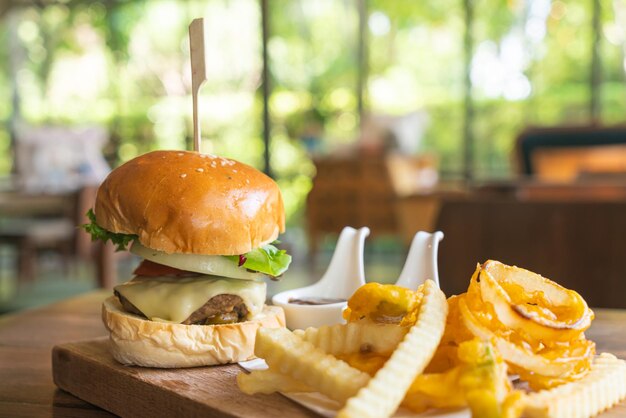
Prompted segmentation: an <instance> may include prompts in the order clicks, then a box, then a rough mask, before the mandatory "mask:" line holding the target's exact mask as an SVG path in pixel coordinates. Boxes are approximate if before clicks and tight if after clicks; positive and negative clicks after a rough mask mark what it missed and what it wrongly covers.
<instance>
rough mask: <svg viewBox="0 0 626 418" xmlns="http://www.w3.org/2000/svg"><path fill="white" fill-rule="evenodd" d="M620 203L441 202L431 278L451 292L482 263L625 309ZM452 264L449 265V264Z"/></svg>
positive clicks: (625, 246) (624, 228) (625, 245)
mask: <svg viewBox="0 0 626 418" xmlns="http://www.w3.org/2000/svg"><path fill="white" fill-rule="evenodd" d="M624 213H626V201H607V202H598V201H585V200H584V199H581V200H578V201H567V202H564V201H561V200H559V199H556V198H555V199H551V200H549V199H543V198H542V199H541V200H519V199H513V198H510V197H500V196H492V197H489V196H481V197H476V198H447V199H445V200H444V201H443V203H442V206H441V211H440V214H439V218H438V221H437V225H436V229H438V230H441V231H443V233H444V234H445V239H444V240H443V242H442V243H441V245H440V247H439V260H440V262H439V277H440V281H441V283H442V287H443V290H444V291H445V292H446V294H448V295H450V294H459V293H462V292H464V291H465V290H467V284H468V282H469V278H470V276H471V273H472V272H473V271H474V269H475V267H476V263H478V262H481V263H482V262H484V261H486V260H488V259H492V260H498V261H501V262H503V263H505V264H509V265H517V266H520V267H523V268H525V269H528V270H531V271H534V272H537V273H539V274H541V275H543V276H544V277H548V278H550V279H552V280H554V281H556V282H558V283H559V284H561V285H563V286H565V287H567V288H570V289H574V290H576V291H577V292H579V293H580V294H581V295H583V297H584V298H585V300H586V301H587V303H588V304H589V305H590V306H600V307H604V308H618V309H624V308H626V297H625V295H626V258H625V257H624V254H625V253H626V216H624ZM450 260H453V261H450Z"/></svg>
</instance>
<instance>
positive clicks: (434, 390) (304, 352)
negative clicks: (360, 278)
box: [237, 262, 626, 418]
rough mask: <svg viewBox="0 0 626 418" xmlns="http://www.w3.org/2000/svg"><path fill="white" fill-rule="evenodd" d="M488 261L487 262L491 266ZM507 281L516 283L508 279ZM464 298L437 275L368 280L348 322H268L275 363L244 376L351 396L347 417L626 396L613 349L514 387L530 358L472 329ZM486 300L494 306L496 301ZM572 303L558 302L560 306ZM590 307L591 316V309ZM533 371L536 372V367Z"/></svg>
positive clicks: (479, 413)
mask: <svg viewBox="0 0 626 418" xmlns="http://www.w3.org/2000/svg"><path fill="white" fill-rule="evenodd" d="M492 263H493V262H492ZM486 264H487V263H486ZM486 264H485V265H483V266H479V268H489V267H485V266H486ZM496 267H497V268H496ZM496 267H494V266H491V267H490V270H489V273H490V274H491V276H490V278H493V280H494V281H498V280H500V279H498V277H497V274H498V272H499V271H507V270H506V269H503V268H500V266H496ZM507 267H508V266H507ZM476 277H477V275H476V274H475V275H474V276H473V280H475V279H476ZM543 280H547V279H543ZM500 282H501V283H502V287H503V288H504V289H508V288H507V286H508V285H507V283H506V281H505V278H502V279H501V280H500V281H499V283H500ZM479 283H480V282H477V283H476V284H479ZM551 283H552V282H551ZM516 289H517V288H516ZM470 290H471V289H470ZM549 290H550V289H548V291H549ZM464 295H465V294H464ZM464 295H461V296H460V297H461V301H463V298H464ZM503 295H504V293H503ZM474 297H476V296H474ZM533 297H534V298H535V299H537V300H541V298H540V297H538V296H537V295H534V296H533ZM505 299H506V298H505ZM535 299H533V301H535ZM368 301H369V302H368ZM370 302H371V303H370ZM458 302H459V297H452V298H450V299H448V300H446V296H445V295H444V293H443V292H442V291H441V290H440V289H439V288H438V286H437V285H436V284H435V283H434V282H433V281H430V280H428V281H426V282H425V283H424V285H422V286H421V287H420V288H419V289H418V290H417V291H416V292H412V291H409V290H407V289H401V288H398V287H397V286H390V285H378V284H368V285H366V286H364V287H362V288H361V289H359V290H358V291H357V293H355V295H354V296H353V297H352V298H351V299H350V301H349V304H348V306H349V308H348V310H347V311H346V312H345V313H344V317H346V319H347V320H348V321H349V322H348V323H347V324H338V325H331V326H323V327H320V328H308V329H306V330H295V331H293V332H291V331H289V330H287V329H285V328H282V329H281V328H278V329H276V328H274V329H268V328H261V329H259V331H258V333H257V337H256V345H255V354H256V355H257V356H258V357H260V358H263V359H265V361H266V363H267V365H268V366H269V368H268V369H266V370H259V371H253V372H251V373H249V374H247V373H245V372H242V373H240V374H239V375H238V376H237V383H238V385H239V388H240V389H241V390H242V392H244V393H246V394H256V393H265V394H268V393H273V392H282V393H297V392H319V393H321V394H323V395H326V396H327V397H328V398H330V399H333V400H335V401H337V402H338V403H339V404H340V405H342V406H341V408H340V409H339V412H338V414H337V416H338V417H355V418H356V417H388V416H391V415H393V414H394V412H395V411H396V410H397V409H398V407H400V406H403V407H405V408H408V409H410V410H412V411H414V412H416V413H419V412H423V411H426V410H428V409H431V408H454V407H469V408H470V409H471V411H472V416H473V417H482V418H491V417H493V418H497V417H502V418H517V417H520V416H528V417H559V418H560V417H563V418H565V417H590V416H593V415H595V414H597V413H599V412H601V411H603V410H605V409H608V408H610V407H612V406H613V405H615V404H616V403H618V402H619V401H620V400H621V399H623V398H624V397H626V362H624V361H623V360H619V359H617V358H615V357H614V356H612V355H610V354H602V355H600V356H597V357H595V358H592V360H591V361H590V364H589V370H587V371H581V372H580V373H579V374H576V375H574V374H572V373H571V372H570V370H569V369H567V371H566V373H564V375H563V379H561V380H558V376H551V380H550V383H551V385H550V389H546V390H540V391H532V390H520V389H515V388H514V387H513V385H512V384H511V380H512V379H511V374H512V373H513V372H515V373H519V370H520V369H523V367H521V366H520V364H515V363H511V362H510V361H509V358H508V357H507V356H508V355H509V354H508V353H506V352H505V353H504V355H503V354H502V353H501V352H500V351H499V350H498V344H499V343H498V341H499V340H498V339H496V338H495V337H491V338H489V337H488V338H485V336H484V335H480V332H472V331H473V330H472V327H471V326H470V327H467V326H466V322H467V319H465V320H464V316H463V313H464V312H465V311H466V310H467V304H465V303H461V308H462V309H461V312H460V311H459V303H458ZM518 302H519V301H518ZM474 303H476V300H474ZM485 306H487V307H490V309H492V307H491V304H490V302H485ZM474 307H475V306H474ZM530 307H531V308H532V309H534V311H533V312H531V313H530V314H528V315H524V316H523V317H524V318H525V320H533V318H535V317H538V316H541V317H546V316H547V317H550V315H551V314H548V313H546V312H547V310H548V307H541V306H539V307H536V304H534V302H533V304H530ZM584 307H585V309H586V305H584ZM540 308H541V309H543V310H540ZM480 309H482V308H480ZM480 309H479V310H480ZM500 309H504V307H503V306H501V307H500ZM516 309H520V308H516ZM559 309H560V310H559ZM563 309H564V308H563V307H561V308H556V307H554V308H553V310H554V311H555V312H557V313H560V312H562V311H563ZM449 310H450V315H449V316H448V312H449ZM398 312H400V314H398ZM536 312H539V313H540V314H541V315H538V314H536ZM581 312H582V314H581V315H583V316H585V318H587V317H589V316H590V319H592V313H591V314H589V313H588V312H587V311H581ZM465 314H466V315H465V316H467V312H465ZM540 319H541V318H540ZM490 320H493V321H495V319H493V318H490ZM541 321H543V322H541ZM541 321H537V322H539V323H545V322H546V320H545V319H541ZM520 323H523V321H520ZM470 325H471V324H470ZM500 325H501V324H500ZM576 326H577V327H578V326H579V325H576ZM585 326H588V324H585ZM474 328H475V327H474ZM535 328H536V329H535V331H537V329H538V328H537V327H535ZM570 328H573V327H570ZM579 328H580V327H579ZM474 331H475V330H474ZM479 331H480V330H479ZM516 331H518V332H519V331H520V330H516ZM493 332H494V333H497V336H498V338H502V336H505V335H509V334H508V333H507V331H506V327H504V326H499V328H497V329H494V331H493ZM576 338H577V340H576V341H579V340H580V339H581V338H584V336H582V334H581V335H578V334H576ZM515 341H517V340H515ZM562 343H563V344H570V342H569V341H563V342H562ZM575 344H580V343H578V342H576V343H575ZM500 345H501V343H500ZM550 347H552V346H550ZM533 356H534V354H533ZM531 358H534V357H531ZM567 360H568V359H567ZM515 361H517V363H519V359H517V358H516V359H515ZM551 361H552V362H554V363H555V364H561V363H562V362H561V363H559V361H560V360H559V359H558V358H555V359H552V360H551ZM511 366H512V367H513V369H511ZM522 366H523V365H522ZM511 370H513V371H511ZM525 370H530V374H531V378H532V375H533V373H532V371H533V370H534V369H533V368H532V367H529V368H527V369H525ZM557 383H558V384H557Z"/></svg>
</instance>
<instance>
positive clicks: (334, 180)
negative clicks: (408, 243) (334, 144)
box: [306, 156, 398, 256]
mask: <svg viewBox="0 0 626 418" xmlns="http://www.w3.org/2000/svg"><path fill="white" fill-rule="evenodd" d="M315 167H316V169H317V174H316V176H315V178H314V179H313V188H312V190H311V192H310V193H309V196H308V198H307V207H306V221H307V228H308V238H309V248H310V252H309V253H310V254H311V255H312V256H314V255H315V253H316V252H317V250H318V248H319V243H320V240H321V238H322V236H323V235H324V234H338V233H340V232H341V230H342V229H343V227H345V226H352V227H355V228H358V227H362V226H367V227H369V228H370V230H371V236H373V237H375V236H380V235H385V234H396V233H397V231H398V224H397V220H396V212H395V201H396V195H395V192H394V189H393V186H392V184H391V179H390V177H389V172H388V170H387V165H386V161H385V159H384V158H383V157H381V158H378V157H359V156H355V157H348V158H332V159H318V160H315Z"/></svg>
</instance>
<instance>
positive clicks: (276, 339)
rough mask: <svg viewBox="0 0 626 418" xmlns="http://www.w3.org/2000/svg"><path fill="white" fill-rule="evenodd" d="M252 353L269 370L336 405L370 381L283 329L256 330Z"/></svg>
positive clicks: (368, 377)
mask: <svg viewBox="0 0 626 418" xmlns="http://www.w3.org/2000/svg"><path fill="white" fill-rule="evenodd" d="M254 351H255V354H256V355H257V356H259V357H261V358H263V359H265V361H266V362H267V364H268V365H269V366H270V369H273V370H276V371H280V373H283V374H286V375H289V376H291V377H292V378H294V379H296V380H298V381H301V382H304V383H305V384H306V385H307V386H309V387H311V388H312V389H314V390H316V391H318V392H320V393H323V394H324V395H326V396H328V397H329V398H331V399H335V400H336V401H339V402H345V401H346V399H348V398H350V397H351V396H354V395H355V394H356V393H357V392H358V391H359V389H360V388H362V387H363V386H365V385H366V384H367V382H368V381H369V379H370V376H369V375H368V374H367V373H363V372H361V371H359V370H357V369H355V368H352V367H350V366H349V365H348V363H346V362H344V361H341V360H338V359H337V358H335V357H333V356H331V355H329V354H326V353H324V352H323V351H322V350H320V349H319V348H317V347H315V346H314V345H313V344H311V343H309V342H306V341H304V340H302V338H300V337H298V336H297V335H294V334H293V333H292V332H291V331H289V330H287V329H285V328H259V330H258V331H257V336H256V345H255V348H254Z"/></svg>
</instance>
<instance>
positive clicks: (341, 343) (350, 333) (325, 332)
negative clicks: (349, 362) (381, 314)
mask: <svg viewBox="0 0 626 418" xmlns="http://www.w3.org/2000/svg"><path fill="white" fill-rule="evenodd" d="M408 331H409V328H408V327H400V326H398V325H389V324H374V323H362V322H351V323H348V324H336V325H324V326H321V327H319V328H307V329H306V330H295V331H294V334H296V335H298V336H299V337H302V339H303V340H305V341H308V342H310V343H311V344H313V345H314V346H316V347H317V348H320V349H321V350H322V351H324V352H325V353H327V354H332V355H333V356H339V355H343V354H351V353H357V352H359V351H371V352H374V353H379V354H391V353H392V352H393V350H395V349H396V347H397V346H398V344H400V341H402V339H403V338H404V336H405V335H406V333H407V332H408Z"/></svg>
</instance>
